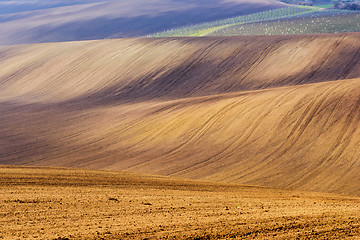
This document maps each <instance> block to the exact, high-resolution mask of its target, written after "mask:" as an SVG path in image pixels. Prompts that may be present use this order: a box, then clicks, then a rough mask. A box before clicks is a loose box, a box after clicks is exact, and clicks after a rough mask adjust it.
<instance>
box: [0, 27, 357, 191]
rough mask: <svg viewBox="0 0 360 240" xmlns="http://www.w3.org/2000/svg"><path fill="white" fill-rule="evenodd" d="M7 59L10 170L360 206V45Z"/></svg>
mask: <svg viewBox="0 0 360 240" xmlns="http://www.w3.org/2000/svg"><path fill="white" fill-rule="evenodd" d="M0 49H1V50H0V52H1V54H0V57H1V62H0V84H1V85H0V86H1V87H0V99H1V101H0V110H1V115H0V122H1V128H0V164H6V165H14V164H16V165H36V166H56V167H76V168H93V169H108V170H127V171H133V172H140V173H147V174H159V175H167V176H177V177H185V178H192V179H201V180H211V181H218V182H232V183H241V184H252V185H263V186H269V187H281V188H288V189H301V190H311V191H323V192H334V193H344V194H351V195H360V188H359V184H360V178H359V174H358V173H359V171H360V158H359V154H358V152H359V151H360V137H359V136H360V133H359V131H360V128H359V127H358V126H359V120H360V114H359V113H360V111H359V106H360V81H359V79H358V78H356V77H360V72H359V70H360V66H359V64H360V61H359V60H360V34H338V35H319V36H282V37H236V38H195V39H193V38H169V39H124V40H105V41H89V42H73V43H52V44H38V45H24V46H21V47H19V46H17V47H3V48H0ZM351 78H354V79H351Z"/></svg>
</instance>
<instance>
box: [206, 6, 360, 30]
mask: <svg viewBox="0 0 360 240" xmlns="http://www.w3.org/2000/svg"><path fill="white" fill-rule="evenodd" d="M359 31H360V13H359V12H357V13H349V12H344V13H341V14H339V13H330V12H327V13H321V14H311V15H308V16H304V17H297V18H288V19H280V20H274V21H267V22H258V23H250V24H242V25H236V26H230V27H227V28H223V29H220V30H217V31H214V32H212V33H211V34H210V35H212V36H236V35H288V34H318V33H340V32H359Z"/></svg>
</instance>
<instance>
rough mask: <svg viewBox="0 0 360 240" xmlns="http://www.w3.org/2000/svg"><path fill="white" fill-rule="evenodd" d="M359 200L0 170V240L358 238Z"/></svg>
mask: <svg viewBox="0 0 360 240" xmlns="http://www.w3.org/2000/svg"><path fill="white" fill-rule="evenodd" d="M359 204H360V198H356V197H346V196H341V195H334V194H324V193H310V192H302V191H292V190H287V191H284V190H279V189H270V188H261V187H251V186H240V185H230V184H217V183H208V182H198V181H189V180H180V179H172V178H166V177H158V176H145V175H138V174H130V173H118V172H106V171H91V170H74V169H54V168H23V167H0V216H1V217H0V226H2V227H1V232H0V239H19V238H24V239H25V238H27V239H55V238H60V237H61V238H64V239H65V238H69V239H145V238H148V239H157V238H165V239H174V238H175V239H194V238H195V239H219V238H220V239H228V238H234V239H235V238H236V239H268V238H274V239H287V238H292V239H293V238H298V239H309V238H316V239H319V238H322V239H323V238H331V239H344V238H348V239H359V238H358V237H356V236H360V224H359V222H360V216H359V210H360V209H359V207H360V206H359Z"/></svg>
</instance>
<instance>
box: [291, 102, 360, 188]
mask: <svg viewBox="0 0 360 240" xmlns="http://www.w3.org/2000/svg"><path fill="white" fill-rule="evenodd" d="M359 110H360V97H359V99H358V100H357V102H356V104H355V108H354V109H352V110H351V111H349V114H348V115H347V116H345V123H344V125H343V128H342V129H341V131H340V133H339V135H338V137H337V139H338V141H337V143H336V144H335V145H334V146H333V147H332V148H331V149H330V150H329V151H328V153H327V154H325V155H324V157H323V158H322V159H321V160H319V162H318V166H314V168H313V169H311V170H310V171H309V172H308V174H307V175H306V176H303V178H301V179H299V180H298V181H296V182H294V183H293V184H292V186H293V187H297V186H299V185H300V186H301V185H305V184H306V183H307V182H309V181H310V180H311V179H313V178H315V176H317V175H321V174H323V172H324V171H325V170H326V169H328V168H331V167H332V166H334V165H336V164H338V163H341V162H342V161H343V160H342V158H341V156H342V155H343V154H344V153H345V149H346V148H348V147H349V143H350V141H351V139H352V138H353V137H354V133H355V131H356V129H357V127H358V123H359V120H360V114H359Z"/></svg>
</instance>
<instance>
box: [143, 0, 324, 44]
mask: <svg viewBox="0 0 360 240" xmlns="http://www.w3.org/2000/svg"><path fill="white" fill-rule="evenodd" d="M321 11H322V10H321V9H320V8H315V7H305V6H291V7H286V8H278V9H274V10H270V11H264V12H259V13H254V14H249V15H244V16H239V17H234V18H228V19H223V20H218V21H213V22H206V23H201V24H196V25H191V26H186V27H181V28H176V29H171V30H168V31H164V32H160V33H155V34H152V35H149V36H148V37H180V36H201V35H206V34H209V33H211V32H214V31H218V30H220V29H222V28H226V27H229V26H234V25H239V24H245V23H254V22H263V21H269V20H276V19H282V18H288V17H293V16H300V15H303V14H308V13H314V12H321Z"/></svg>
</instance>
